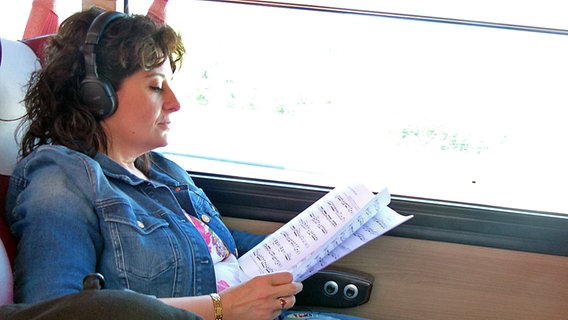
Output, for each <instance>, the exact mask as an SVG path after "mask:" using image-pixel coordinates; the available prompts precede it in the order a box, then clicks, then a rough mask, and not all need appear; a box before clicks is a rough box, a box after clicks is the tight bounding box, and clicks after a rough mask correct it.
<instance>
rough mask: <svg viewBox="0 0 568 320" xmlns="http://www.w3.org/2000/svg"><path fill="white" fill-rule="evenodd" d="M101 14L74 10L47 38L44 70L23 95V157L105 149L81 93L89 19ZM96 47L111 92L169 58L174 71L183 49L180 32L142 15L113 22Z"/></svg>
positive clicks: (95, 10) (103, 138)
mask: <svg viewBox="0 0 568 320" xmlns="http://www.w3.org/2000/svg"><path fill="white" fill-rule="evenodd" d="M102 12H103V11H102V10H100V9H98V8H95V7H94V8H91V9H89V10H87V11H83V12H79V13H76V14H74V15H72V16H70V17H69V18H68V19H66V20H65V21H63V23H62V24H61V26H60V28H59V31H58V32H57V34H55V35H53V36H52V37H51V39H50V41H49V44H48V45H47V47H46V57H45V60H44V61H43V62H42V68H41V70H39V71H37V72H35V73H34V74H32V76H31V79H30V83H29V88H28V91H27V93H26V96H25V98H24V103H25V106H26V110H27V114H26V116H25V117H24V120H25V121H24V122H23V123H22V126H21V127H20V130H23V135H22V140H21V148H20V153H21V154H20V155H21V156H22V158H23V157H26V156H27V155H28V154H30V153H31V152H32V151H33V150H34V149H36V148H37V147H39V146H41V145H44V144H59V145H63V146H66V147H68V148H70V149H73V150H76V151H79V152H82V153H84V154H87V155H89V156H91V157H92V156H94V155H95V154H96V153H97V152H98V151H102V152H105V153H106V151H107V147H108V139H107V136H106V134H105V131H104V129H103V127H102V125H101V123H100V121H99V120H97V118H96V117H95V115H93V114H92V113H91V112H90V111H89V109H88V108H87V107H86V106H85V105H83V104H82V103H81V100H80V97H79V85H80V83H81V81H82V80H83V78H84V77H85V63H84V57H83V54H82V46H83V44H84V41H85V37H86V34H87V30H88V29H89V26H90V25H91V22H92V21H93V20H94V19H95V17H97V16H98V15H99V14H101V13H102ZM98 48H100V50H98V51H97V61H96V63H97V67H98V68H97V70H98V74H99V75H100V76H102V77H104V79H106V80H107V81H108V82H109V83H110V84H111V85H112V87H113V88H114V90H115V91H117V90H118V89H120V86H121V84H122V82H123V81H124V79H125V78H126V77H128V76H130V75H132V74H134V73H135V72H137V71H139V70H141V69H144V70H150V69H153V68H155V67H158V66H160V65H162V64H163V63H164V62H165V61H166V60H167V59H169V61H170V67H171V69H172V71H173V72H175V71H176V69H177V68H179V67H180V66H181V60H182V57H183V55H184V53H185V49H184V46H183V43H182V40H181V36H180V35H179V34H178V33H176V32H175V31H174V30H173V29H172V28H171V27H169V26H167V25H165V24H158V23H156V22H155V21H154V20H152V19H151V18H149V17H147V16H143V15H125V16H124V17H121V18H118V19H116V20H114V21H113V22H112V23H110V24H109V25H108V26H107V28H106V29H105V30H104V34H103V35H102V37H101V40H100V42H99V45H98ZM140 162H142V163H144V162H146V161H144V160H143V159H141V161H140ZM146 165H148V164H146ZM145 169H146V170H147V168H145ZM146 170H143V171H146Z"/></svg>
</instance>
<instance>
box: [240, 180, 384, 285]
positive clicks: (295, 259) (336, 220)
mask: <svg viewBox="0 0 568 320" xmlns="http://www.w3.org/2000/svg"><path fill="white" fill-rule="evenodd" d="M373 197H374V195H373V193H372V192H371V191H369V190H368V189H367V188H366V187H365V186H363V185H362V184H353V185H350V186H347V187H338V188H335V189H333V190H332V191H330V192H329V193H327V194H326V195H325V196H323V197H322V198H321V199H319V200H318V201H316V202H315V203H314V204H312V205H311V206H310V207H308V208H307V209H306V210H304V211H302V212H301V213H300V214H298V215H297V216H296V217H294V219H292V220H290V221H289V222H288V223H287V224H285V225H284V226H282V227H281V228H280V229H278V230H277V231H275V232H274V233H273V234H271V235H270V236H268V237H267V238H266V239H265V240H264V241H263V242H261V243H260V244H258V245H257V246H256V247H255V248H253V249H252V250H250V251H249V252H247V253H246V254H245V255H243V256H242V257H241V258H239V263H240V265H241V268H242V270H243V272H244V273H245V274H246V275H247V276H248V277H251V278H252V277H254V276H257V275H261V274H267V273H273V272H277V271H291V270H293V269H294V267H295V266H296V265H298V264H299V263H301V262H302V261H304V260H305V259H306V258H308V257H310V256H312V255H313V254H314V252H317V251H318V250H320V249H321V248H322V247H327V245H328V244H329V243H330V242H331V241H333V240H334V239H336V238H337V236H340V235H341V234H342V231H344V230H345V229H346V228H349V227H350V226H351V225H352V224H353V223H356V219H355V218H356V217H358V216H359V215H360V212H361V209H362V208H363V207H364V206H365V205H366V204H367V203H368V202H369V201H370V200H371V199H373ZM354 220H355V221H354ZM367 220H368V219H367ZM363 223H364V222H363Z"/></svg>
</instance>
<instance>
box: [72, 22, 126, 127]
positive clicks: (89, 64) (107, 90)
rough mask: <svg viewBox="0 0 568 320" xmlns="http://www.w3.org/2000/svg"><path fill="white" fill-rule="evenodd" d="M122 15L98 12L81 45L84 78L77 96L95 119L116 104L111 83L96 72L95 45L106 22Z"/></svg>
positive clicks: (114, 107) (112, 109) (101, 116)
mask: <svg viewBox="0 0 568 320" xmlns="http://www.w3.org/2000/svg"><path fill="white" fill-rule="evenodd" d="M124 16H125V14H124V13H122V12H116V11H107V12H103V13H101V14H99V15H98V16H97V17H96V18H95V19H94V20H93V22H92V23H91V26H90V27H89V31H87V37H86V38H85V43H84V45H83V57H84V58H85V79H83V81H81V84H80V85H79V97H80V99H81V102H82V103H83V104H85V105H86V106H87V107H88V108H89V110H90V111H91V113H92V114H93V115H94V116H95V117H96V118H97V119H104V118H106V117H108V116H110V115H111V114H113V113H114V112H115V111H116V108H117V106H118V98H117V97H116V93H115V92H114V89H113V87H112V85H111V84H110V83H109V82H108V81H107V80H105V79H103V78H101V77H99V75H98V73H97V46H98V44H99V40H100V39H101V37H102V35H103V32H104V30H105V28H106V27H107V26H108V24H109V23H111V22H112V21H114V20H116V19H118V18H120V17H124Z"/></svg>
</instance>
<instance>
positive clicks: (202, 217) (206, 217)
mask: <svg viewBox="0 0 568 320" xmlns="http://www.w3.org/2000/svg"><path fill="white" fill-rule="evenodd" d="M201 220H203V222H205V223H209V221H211V219H209V216H208V215H206V214H204V215H201Z"/></svg>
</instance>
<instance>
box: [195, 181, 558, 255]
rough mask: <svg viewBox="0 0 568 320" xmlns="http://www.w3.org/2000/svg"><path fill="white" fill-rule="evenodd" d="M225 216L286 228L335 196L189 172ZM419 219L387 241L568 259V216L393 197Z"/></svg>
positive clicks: (399, 209)
mask: <svg viewBox="0 0 568 320" xmlns="http://www.w3.org/2000/svg"><path fill="white" fill-rule="evenodd" d="M189 174H190V175H191V177H192V178H193V180H194V182H195V183H196V185H197V186H198V187H200V188H202V189H203V190H204V191H205V193H206V194H207V195H208V197H209V198H210V199H211V201H212V202H213V204H214V205H215V206H216V207H217V208H218V209H219V211H220V213H221V215H222V216H226V217H233V218H242V219H251V220H262V221H272V222H281V223H286V222H288V221H289V220H291V219H292V218H293V217H295V216H296V215H297V214H298V213H300V212H301V211H302V210H304V209H306V208H307V207H308V206H310V205H311V204H312V203H313V202H315V201H316V200H317V199H319V198H321V197H322V196H323V195H324V194H325V193H327V192H328V191H330V190H331V188H329V187H322V186H316V185H307V184H295V183H287V182H282V181H270V180H262V179H249V178H242V177H238V176H228V175H216V174H211V173H202V172H193V171H189ZM389 207H391V208H392V209H393V210H395V211H397V212H398V213H400V214H402V215H414V218H412V219H410V220H409V221H407V222H405V223H404V224H402V225H400V226H398V227H396V228H395V229H393V230H391V231H390V232H388V233H387V234H388V235H391V236H399V237H405V238H413V239H422V240H433V241H441V242H450V243H458V244H466V245H475V246H484V247H491V248H499V249H509V250H516V251H525V252H532V253H542V254H551V255H559V256H568V216H566V215H562V214H549V213H541V212H536V211H525V210H511V209H506V208H498V207H490V206H481V205H470V204H465V203H457V202H448V201H434V200H427V199H419V198H411V197H402V196H396V195H393V196H392V201H391V204H390V205H389Z"/></svg>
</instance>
